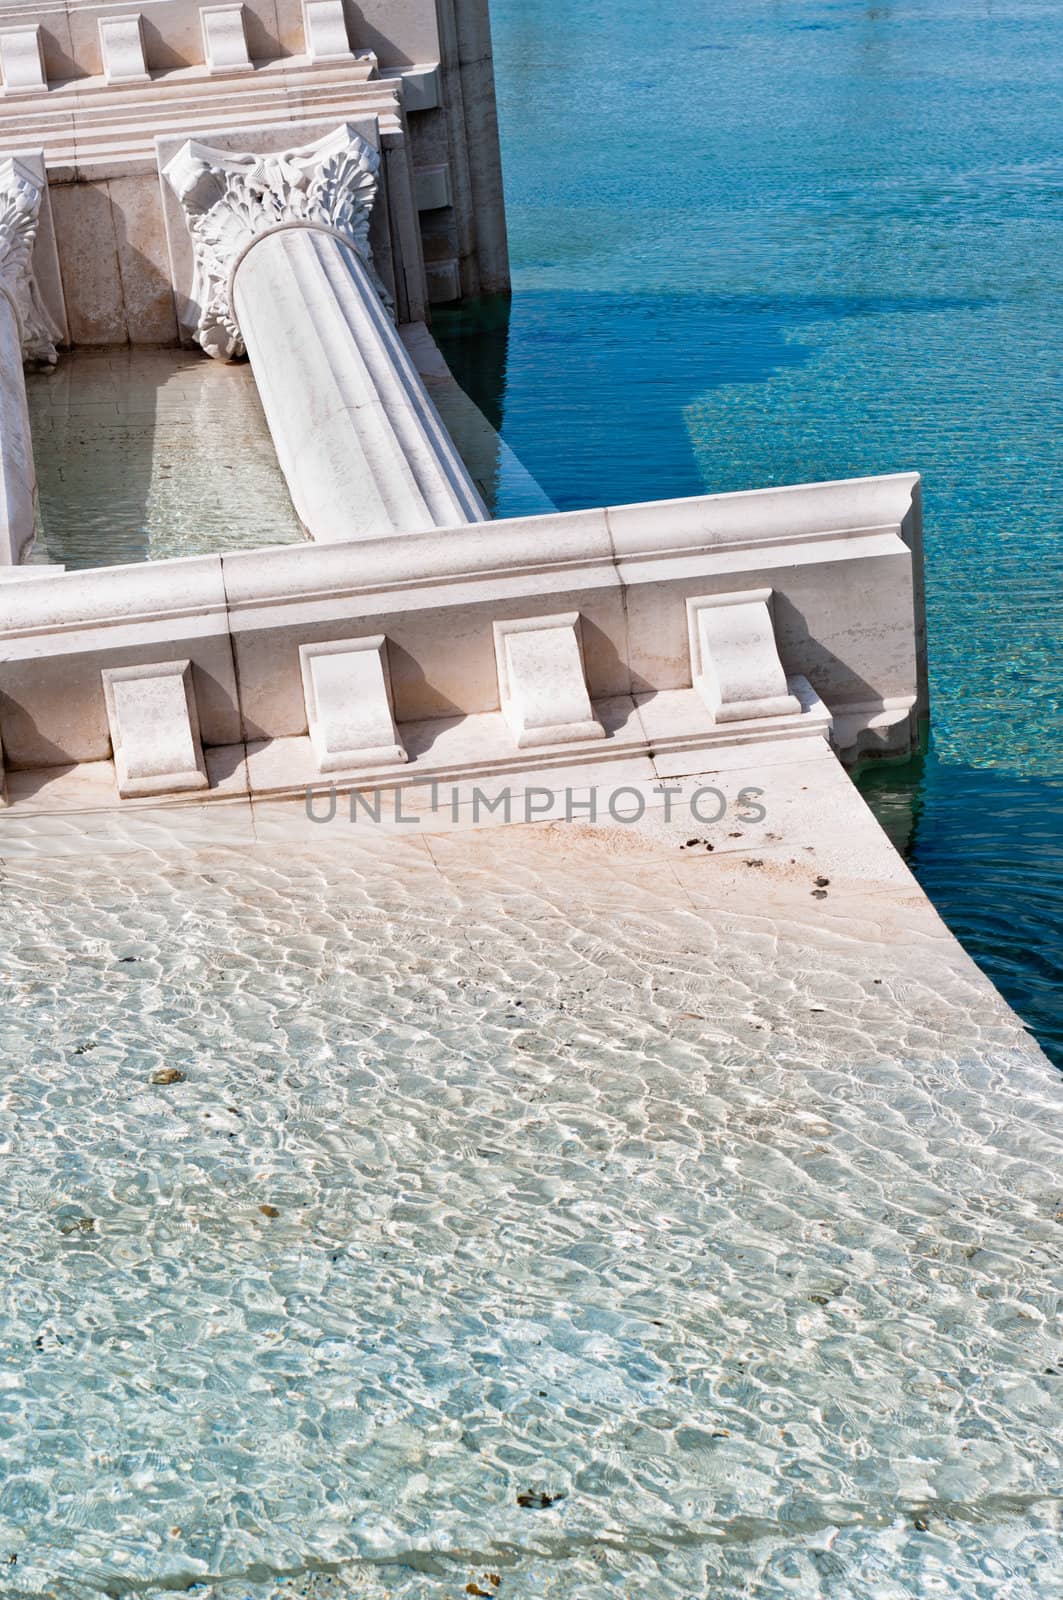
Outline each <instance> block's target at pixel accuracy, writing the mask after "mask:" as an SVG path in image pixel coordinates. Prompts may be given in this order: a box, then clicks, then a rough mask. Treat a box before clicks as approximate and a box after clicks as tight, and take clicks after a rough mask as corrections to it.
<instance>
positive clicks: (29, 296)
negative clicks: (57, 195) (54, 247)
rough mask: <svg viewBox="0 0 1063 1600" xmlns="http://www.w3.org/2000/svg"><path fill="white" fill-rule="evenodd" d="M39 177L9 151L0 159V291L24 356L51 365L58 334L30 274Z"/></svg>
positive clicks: (38, 211) (38, 210)
mask: <svg viewBox="0 0 1063 1600" xmlns="http://www.w3.org/2000/svg"><path fill="white" fill-rule="evenodd" d="M45 181H46V180H45V179H44V178H43V177H41V176H39V175H38V174H37V173H35V172H34V171H33V170H32V168H30V167H27V166H26V165H25V164H24V163H23V162H21V161H19V160H17V159H16V158H15V157H14V156H7V157H6V158H5V159H4V160H2V161H0V293H3V294H4V295H5V296H6V297H7V299H8V301H9V302H10V304H11V305H12V307H13V308H14V311H15V315H16V317H17V318H18V325H19V334H20V337H21V339H22V357H23V360H24V361H29V362H33V363H36V364H39V365H42V366H49V367H54V366H55V362H56V351H55V343H56V340H57V339H59V338H60V337H61V333H60V330H59V329H58V328H57V327H56V326H55V323H54V322H53V320H52V318H51V316H50V315H49V313H48V311H47V309H46V307H45V305H44V302H43V301H42V299H41V296H40V291H39V290H38V288H37V281H36V279H35V277H34V275H33V246H34V244H35V243H36V240H37V226H38V223H39V221H40V215H41V198H42V196H43V194H44V185H45Z"/></svg>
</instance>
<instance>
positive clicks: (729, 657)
mask: <svg viewBox="0 0 1063 1600" xmlns="http://www.w3.org/2000/svg"><path fill="white" fill-rule="evenodd" d="M771 597H772V592H771V590H770V589H739V590H736V591H734V592H733V593H731V594H712V595H697V596H692V597H691V598H690V599H688V600H687V627H688V630H689V635H690V667H691V676H692V679H693V683H694V688H695V689H696V690H697V691H698V693H699V694H700V695H701V698H702V700H704V702H705V704H706V706H707V707H708V709H709V711H710V712H711V713H712V717H713V720H714V721H715V722H745V721H748V720H749V719H750V718H753V717H781V716H792V715H794V714H795V713H800V710H801V703H800V701H799V700H798V699H797V698H796V697H795V696H794V695H792V694H791V693H790V692H789V689H788V688H787V683H786V674H785V673H784V672H783V668H782V662H781V661H780V660H779V651H778V647H777V645H776V643H775V627H774V623H773V621H772V614H771Z"/></svg>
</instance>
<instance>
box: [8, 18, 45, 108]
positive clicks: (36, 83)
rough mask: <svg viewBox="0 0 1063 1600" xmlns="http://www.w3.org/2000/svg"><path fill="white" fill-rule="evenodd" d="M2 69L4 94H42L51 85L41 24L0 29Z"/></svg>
mask: <svg viewBox="0 0 1063 1600" xmlns="http://www.w3.org/2000/svg"><path fill="white" fill-rule="evenodd" d="M0 68H2V70H3V75H4V93H5V95H8V94H43V93H44V92H45V90H46V89H47V88H48V74H47V72H46V70H45V65H44V44H43V41H42V38H41V30H40V26H39V24H37V23H31V24H30V25H29V26H28V27H25V26H24V27H20V28H2V29H0Z"/></svg>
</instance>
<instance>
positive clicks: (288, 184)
mask: <svg viewBox="0 0 1063 1600" xmlns="http://www.w3.org/2000/svg"><path fill="white" fill-rule="evenodd" d="M379 162H380V158H379V155H378V152H377V151H376V150H375V149H374V148H373V147H372V145H370V144H369V143H368V142H367V141H366V140H365V139H363V138H362V137H361V136H360V135H359V134H358V133H357V131H356V130H355V129H353V128H351V127H350V126H348V125H343V126H341V127H339V128H337V129H336V131H335V133H332V134H330V135H329V136H328V137H327V138H325V139H321V140H318V141H317V142H316V143H315V144H312V145H307V146H305V147H304V148H302V149H299V150H292V151H288V152H285V153H284V154H281V155H270V156H263V157H256V156H252V155H235V156H234V155H230V154H229V153H228V152H226V151H222V150H216V149H213V148H212V147H210V146H208V145H203V144H199V143H197V142H196V141H194V140H190V141H189V143H188V144H186V145H185V146H184V147H183V148H182V149H181V150H180V151H179V152H178V154H177V155H176V156H175V157H174V159H173V160H172V161H171V162H170V164H169V165H168V166H167V168H166V177H167V180H168V182H169V183H170V185H171V187H172V188H173V190H174V192H175V193H176V194H177V196H178V198H179V199H180V201H181V205H182V208H183V210H184V214H185V218H186V221H187V224H188V228H189V232H190V234H191V237H192V242H193V247H194V250H195V258H196V284H195V288H194V290H193V294H194V297H195V299H196V300H197V302H198V305H199V307H200V317H199V322H198V326H197V330H196V337H197V339H198V342H199V343H200V345H201V346H202V347H203V349H204V350H206V351H207V353H208V354H209V355H212V356H215V357H217V358H219V359H222V360H234V359H237V358H239V356H241V355H242V354H243V353H244V352H245V351H246V353H247V355H248V357H249V359H250V361H251V367H252V370H253V372H254V375H255V381H256V384H257V385H258V391H259V394H260V396H261V399H262V405H263V409H264V411H265V413H266V420H267V422H268V423H269V427H270V432H271V434H272V435H273V442H274V445H275V447H276V451H277V457H278V460H279V462H280V465H281V469H282V470H283V472H284V475H285V478H286V479H287V482H288V489H289V492H290V494H291V497H292V502H293V504H294V506H295V509H296V512H297V513H298V515H299V518H300V520H301V521H302V522H303V524H304V526H305V527H306V529H307V531H308V532H309V534H310V536H311V538H313V539H315V540H323V541H328V540H344V539H363V538H370V537H373V536H377V535H379V534H382V533H389V532H393V533H417V532H423V531H425V530H426V529H430V528H439V527H450V526H454V525H455V524H460V523H467V522H479V521H483V520H485V519H486V518H487V515H488V513H487V511H486V508H485V507H484V505H483V502H482V501H481V499H480V496H479V494H478V493H477V491H476V488H475V485H474V484H473V481H472V479H471V478H470V477H469V474H468V472H467V471H466V469H465V466H464V464H463V463H462V461H461V458H460V457H459V455H458V453H457V451H456V450H455V448H454V445H453V443H452V441H451V439H450V436H449V434H448V433H447V431H446V429H445V428H444V426H443V424H442V422H441V421H440V418H439V415H438V413H437V411H436V409H435V407H434V405H433V404H432V401H431V400H430V399H429V396H428V394H427V392H426V390H425V387H424V385H423V383H422V382H421V379H420V377H419V375H418V373H417V371H416V369H415V368H414V366H413V364H412V362H411V360H410V358H409V356H408V355H407V353H406V349H405V347H404V345H403V343H402V341H401V339H400V338H399V336H398V332H397V330H396V328H395V326H394V324H393V322H392V320H391V316H390V314H389V311H388V309H387V307H386V305H385V302H384V291H383V289H382V287H381V285H380V284H379V282H378V281H377V279H376V275H375V273H374V271H373V264H372V255H371V251H370V247H369V218H370V214H371V211H372V206H373V202H374V200H375V198H376V192H377V171H378V168H379Z"/></svg>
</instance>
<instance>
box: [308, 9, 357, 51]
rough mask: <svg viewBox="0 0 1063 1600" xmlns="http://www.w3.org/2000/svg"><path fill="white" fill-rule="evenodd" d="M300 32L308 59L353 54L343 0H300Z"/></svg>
mask: <svg viewBox="0 0 1063 1600" xmlns="http://www.w3.org/2000/svg"><path fill="white" fill-rule="evenodd" d="M303 32H304V35H305V38H306V53H307V55H308V56H309V57H310V59H311V61H349V60H350V58H351V55H352V54H353V52H352V50H351V41H350V38H349V36H348V33H347V19H346V17H345V16H344V14H343V0H303Z"/></svg>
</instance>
